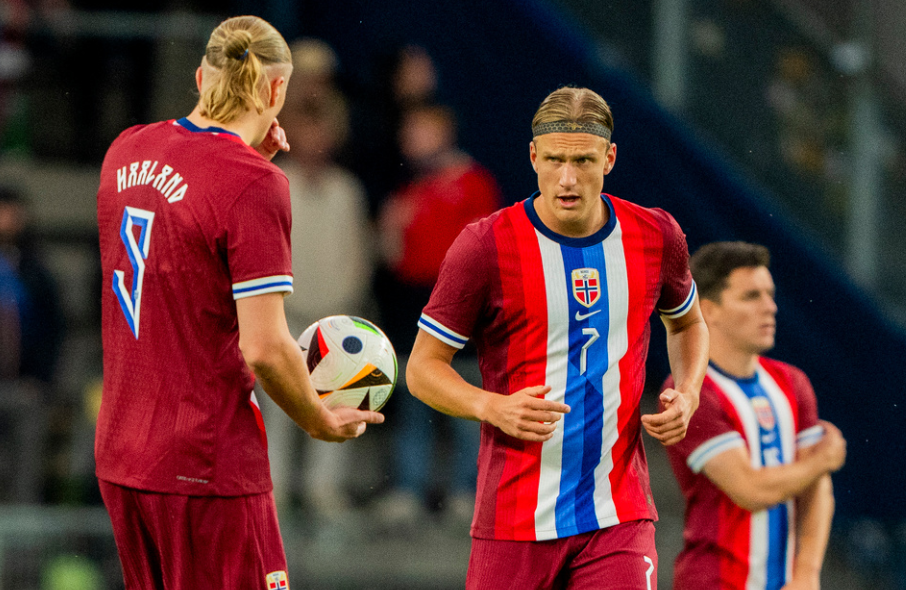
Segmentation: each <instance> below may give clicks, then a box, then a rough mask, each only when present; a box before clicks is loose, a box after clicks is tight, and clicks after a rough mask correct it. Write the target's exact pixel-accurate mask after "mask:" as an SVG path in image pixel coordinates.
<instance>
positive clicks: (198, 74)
mask: <svg viewBox="0 0 906 590" xmlns="http://www.w3.org/2000/svg"><path fill="white" fill-rule="evenodd" d="M202 72H203V70H202V68H201V66H198V69H197V70H195V86H196V87H197V88H198V94H201V81H202V78H203V77H204V74H203V73H202Z"/></svg>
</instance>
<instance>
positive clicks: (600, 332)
mask: <svg viewBox="0 0 906 590" xmlns="http://www.w3.org/2000/svg"><path fill="white" fill-rule="evenodd" d="M560 249H561V253H562V255H563V265H564V271H565V277H564V280H565V282H566V289H567V300H568V302H569V306H568V307H569V362H568V364H567V367H568V368H567V378H566V398H565V402H566V403H567V404H568V405H569V406H570V408H572V411H571V412H570V413H569V414H566V415H565V416H564V418H563V419H564V435H563V459H562V473H561V478H560V495H559V496H558V498H557V506H556V522H557V532H558V535H559V536H565V535H569V534H575V533H576V532H578V530H579V527H578V523H584V524H585V525H586V527H587V525H588V523H595V522H596V521H597V518H596V515H595V506H594V492H595V479H594V477H595V469H596V468H597V466H598V464H599V463H600V461H601V446H602V444H603V441H602V438H603V430H604V416H603V407H604V400H603V392H602V391H601V388H602V385H601V382H602V378H603V375H604V371H605V370H606V368H607V365H608V358H607V354H608V350H607V341H608V330H609V328H610V312H609V306H608V301H607V290H606V288H605V287H604V286H605V285H606V284H607V276H606V268H605V261H604V249H603V247H602V246H601V245H600V244H595V245H592V246H588V247H586V248H574V247H569V246H561V247H560ZM578 268H594V269H596V270H597V271H598V289H599V295H598V299H597V301H596V302H595V304H594V305H592V306H591V307H586V306H584V305H582V304H580V303H579V302H578V301H577V300H576V298H575V296H574V295H573V282H572V271H573V270H575V269H578ZM577 314H581V315H584V316H587V317H585V318H584V319H578V320H577V319H576V315H577ZM583 330H585V331H583ZM590 330H594V332H591V333H589V332H588V331H590ZM595 336H596V339H595V340H594V342H593V343H592V344H591V345H589V346H586V345H587V344H588V343H589V342H590V341H591V340H592V339H594V338H595ZM583 347H585V348H584V350H585V356H586V359H585V367H586V370H585V373H584V374H581V359H582V354H583ZM582 528H583V530H584V528H585V527H582Z"/></svg>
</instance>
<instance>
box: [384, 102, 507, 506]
mask: <svg viewBox="0 0 906 590" xmlns="http://www.w3.org/2000/svg"><path fill="white" fill-rule="evenodd" d="M399 141H400V148H401V152H402V155H403V157H404V158H405V161H406V162H407V164H408V165H409V166H411V168H412V170H413V172H414V178H413V179H412V180H411V181H410V182H408V183H406V184H404V185H403V186H402V187H400V188H399V190H397V191H396V192H394V193H393V194H392V195H391V196H390V197H389V198H388V200H387V202H386V203H385V204H384V207H383V209H382V211H381V214H380V218H379V230H380V234H379V239H380V240H381V254H382V258H383V260H382V264H381V266H380V268H379V270H378V274H377V276H376V281H375V295H376V297H377V301H378V306H379V308H380V317H381V322H382V326H383V328H384V330H385V332H386V333H387V335H388V336H389V337H390V339H391V340H392V341H393V343H394V346H395V347H396V350H397V353H398V354H399V355H400V359H401V362H400V373H401V375H405V366H404V365H405V361H406V358H407V355H408V353H409V351H410V350H411V349H412V344H413V343H414V342H415V336H416V334H417V332H418V326H417V323H418V318H419V316H420V314H421V311H422V308H423V307H424V306H425V305H426V304H427V302H428V298H429V296H430V294H431V290H432V288H433V287H434V283H435V282H436V281H437V275H438V271H439V269H440V263H441V261H442V260H443V258H444V254H446V251H447V249H448V248H449V247H450V244H452V243H453V240H454V239H455V238H456V236H457V235H458V234H459V232H460V231H462V229H463V228H464V227H465V226H466V225H467V224H469V223H471V222H473V221H477V220H478V219H480V218H482V217H485V216H486V215H489V214H490V213H492V212H493V211H495V210H497V209H498V208H499V207H500V205H501V195H500V192H499V189H498V186H497V183H496V181H495V180H494V178H493V177H492V176H491V174H490V172H488V171H487V170H486V169H485V168H484V167H483V166H481V165H480V164H478V163H477V162H475V161H474V160H473V159H472V158H471V157H470V156H469V155H467V154H465V153H464V152H462V151H461V150H460V149H459V148H458V147H457V137H456V118H455V114H454V113H453V111H452V110H450V109H449V108H447V107H445V106H440V105H432V104H422V105H418V106H414V107H410V108H409V110H407V111H406V112H405V114H404V115H403V117H402V125H401V127H400V130H399ZM457 356H458V357H459V356H460V355H457ZM462 356H463V360H462V361H461V362H463V363H466V364H469V363H471V364H472V365H476V366H475V367H473V368H472V369H474V370H470V369H469V368H464V373H465V374H472V375H475V374H477V362H476V361H475V359H474V356H472V357H471V358H469V355H468V354H466V355H462ZM476 378H477V377H476ZM397 387H398V389H399V390H400V391H398V392H397V393H396V394H394V397H393V398H392V399H391V401H390V409H388V411H387V416H388V421H390V422H392V423H393V426H392V428H391V431H392V432H393V435H394V437H395V438H394V441H393V443H392V453H391V456H392V458H393V462H394V476H395V479H394V481H393V486H392V489H391V490H390V493H389V494H388V495H387V496H386V497H384V498H383V499H382V500H381V502H380V506H379V510H380V514H381V516H383V517H385V518H386V519H388V520H390V521H393V522H394V523H402V522H404V521H409V522H417V519H418V518H419V517H420V516H421V515H422V514H423V513H424V511H425V509H426V508H427V506H428V501H429V499H430V494H431V493H432V492H433V491H434V490H433V489H432V484H433V482H432V468H433V467H434V465H435V464H436V463H437V462H436V461H435V456H439V455H442V453H441V449H439V448H434V447H435V446H437V445H436V442H437V440H438V438H439V437H438V432H437V425H438V423H440V422H444V423H446V422H447V421H446V420H445V418H446V417H445V416H444V415H443V414H440V413H438V412H435V411H434V410H432V409H431V408H429V407H428V406H427V405H425V404H423V403H420V402H419V401H417V400H415V399H413V398H412V396H410V395H409V394H408V391H406V390H405V383H403V382H401V383H400V384H399V385H398V386H397ZM449 422H450V424H449V427H450V429H452V433H451V434H452V436H451V437H450V441H451V444H452V446H453V448H452V449H448V451H449V452H450V453H452V459H453V462H452V465H451V466H450V468H448V469H447V470H445V471H446V473H448V474H449V478H450V481H448V482H444V483H445V484H446V485H447V488H448V489H446V490H444V491H443V492H442V496H443V497H445V498H446V501H447V504H448V505H449V506H450V508H452V509H453V511H454V512H455V513H457V514H459V515H460V516H464V517H468V516H470V515H471V511H472V509H473V506H474V491H473V490H474V482H475V472H476V460H477V449H478V429H477V425H476V424H474V423H471V422H468V421H465V420H451V421H449Z"/></svg>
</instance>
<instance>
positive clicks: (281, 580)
mask: <svg viewBox="0 0 906 590" xmlns="http://www.w3.org/2000/svg"><path fill="white" fill-rule="evenodd" d="M264 580H265V581H266V582H267V590H289V580H287V579H286V572H284V571H279V572H271V573H269V574H268V575H267V576H265V577H264Z"/></svg>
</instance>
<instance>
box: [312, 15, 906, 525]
mask: <svg viewBox="0 0 906 590" xmlns="http://www.w3.org/2000/svg"><path fill="white" fill-rule="evenodd" d="M318 4H321V3H318ZM304 16H305V25H304V26H303V27H302V28H303V31H304V33H305V34H307V35H314V36H320V37H322V38H324V39H326V40H327V41H329V42H330V43H332V44H333V45H334V47H335V48H336V49H337V50H338V53H339V54H340V57H341V60H342V62H343V65H344V68H345V70H346V72H347V74H348V75H350V76H351V77H354V78H355V77H358V78H360V79H361V80H367V78H368V77H369V76H371V75H373V73H374V69H373V67H374V61H373V56H374V55H375V53H376V52H380V51H384V50H386V49H387V48H388V47H389V46H390V45H392V44H394V43H397V42H399V41H401V40H405V41H411V42H415V43H419V44H421V45H423V46H424V47H426V48H427V49H428V51H429V52H430V53H431V55H432V56H433V57H434V58H435V60H436V62H437V64H438V67H439V70H440V78H441V90H442V96H443V97H444V98H445V99H446V100H447V102H449V103H450V104H452V105H453V106H454V107H455V108H456V109H457V111H458V112H459V113H460V116H461V119H462V121H461V124H462V130H461V143H462V144H463V146H464V147H465V148H466V149H467V150H468V151H469V152H470V153H472V154H473V155H474V156H475V157H476V158H477V159H478V160H480V161H481V162H483V163H484V164H485V165H486V166H488V167H489V168H490V169H491V170H492V171H493V172H494V173H495V174H496V175H497V177H498V179H499V180H500V182H501V185H502V186H503V188H504V190H505V193H506V195H507V198H508V199H509V201H511V202H513V201H516V200H520V199H522V198H525V197H526V196H528V195H529V194H530V193H531V192H532V191H533V190H535V188H536V185H535V179H534V176H533V173H532V170H531V168H530V166H529V160H528V143H529V140H530V133H529V127H530V121H531V117H532V114H533V113H534V111H535V109H536V108H537V105H538V103H539V102H540V101H541V99H542V98H543V97H544V96H546V95H547V94H548V93H549V92H550V91H552V90H554V89H556V88H557V87H559V86H562V85H565V84H570V85H579V86H589V87H591V88H593V89H595V90H597V91H598V92H600V93H601V94H602V95H603V96H604V97H605V98H606V99H607V100H608V102H610V104H611V106H612V108H613V111H614V115H615V119H616V129H615V133H614V141H615V142H616V143H617V144H618V146H619V151H618V156H619V157H618V159H617V166H616V168H615V170H614V172H613V173H612V174H611V176H609V177H608V178H607V184H606V187H605V190H606V191H608V192H611V193H613V194H615V195H618V196H620V197H622V198H625V199H629V200H632V201H635V202H638V203H641V204H643V205H647V206H655V207H662V208H664V209H666V210H668V211H670V212H671V213H673V215H674V216H675V217H676V219H677V220H678V221H679V223H680V225H681V226H682V227H683V228H684V230H685V231H686V234H687V237H688V241H689V245H690V249H692V250H694V249H695V248H696V247H698V246H700V245H701V244H703V243H706V242H709V241H713V240H728V239H733V240H735V239H741V240H748V241H755V242H760V243H762V244H765V245H766V246H768V247H769V248H770V249H771V251H772V252H773V256H774V262H773V267H772V270H773V273H774V277H775V280H776V283H777V285H778V294H777V302H778V305H779V308H780V313H779V317H778V322H779V328H778V329H779V333H778V340H777V347H776V349H775V350H774V351H773V352H772V356H774V357H776V358H779V359H781V360H785V361H788V362H791V363H793V364H795V365H797V366H799V367H801V368H802V369H804V370H805V371H806V372H807V373H808V374H809V376H810V377H811V379H812V382H813V384H814V386H815V389H816V391H817V392H818V397H819V404H820V410H821V415H822V417H824V418H826V419H828V420H830V421H832V422H834V423H836V424H837V425H838V426H840V428H841V429H842V430H843V432H844V434H845V436H846V437H847V439H848V442H849V458H848V462H847V465H846V467H845V468H844V470H842V471H841V472H840V473H839V474H838V475H837V476H836V477H835V488H836V493H837V494H836V495H837V502H838V504H837V507H838V514H841V515H843V516H848V517H855V516H863V515H864V516H874V517H880V518H885V519H897V520H900V519H903V518H904V516H906V502H904V501H902V498H903V481H904V478H903V475H902V472H900V468H901V465H902V456H903V454H904V452H906V428H904V426H903V424H904V418H906V412H904V406H906V396H904V394H903V384H904V382H906V368H904V366H906V336H904V334H903V333H902V331H898V330H897V329H895V328H894V327H893V326H892V325H891V324H890V323H889V322H887V321H885V319H884V318H883V317H882V316H881V315H880V314H879V312H878V311H877V309H876V308H875V307H874V306H873V305H872V303H871V302H870V301H869V300H868V299H867V298H866V297H865V296H864V295H863V294H862V293H860V292H859V291H858V290H857V289H856V288H854V287H853V285H852V284H851V283H850V282H848V281H847V279H846V278H845V277H844V275H843V274H842V273H841V272H840V269H839V268H838V266H837V265H836V264H835V263H834V262H833V261H832V260H831V259H830V257H829V256H828V255H826V253H824V252H822V251H821V249H820V246H818V244H817V242H815V241H811V240H810V239H809V238H808V236H807V235H806V232H804V231H803V230H801V229H799V228H796V227H793V226H792V225H791V224H790V222H788V221H787V220H786V219H785V218H784V217H783V215H782V214H781V213H780V212H779V211H778V210H776V209H773V208H772V206H771V205H770V202H771V200H770V196H769V195H767V194H766V193H764V192H762V191H761V190H760V189H758V188H757V186H756V185H755V184H754V183H752V182H751V181H750V180H749V179H746V178H743V177H742V175H741V174H740V173H739V172H737V171H736V170H735V169H734V167H733V166H732V165H731V164H730V163H729V161H728V160H727V159H726V158H723V157H722V156H721V155H720V154H719V153H717V152H715V151H714V150H713V149H710V148H707V147H705V145H704V144H703V143H702V142H701V141H699V140H698V139H697V137H696V134H695V133H694V132H693V131H692V130H690V129H689V128H687V127H685V126H684V125H683V124H682V123H680V122H678V121H677V120H676V119H674V118H673V117H671V116H669V115H668V114H666V113H665V112H663V111H662V110H661V109H659V108H658V106H657V105H656V104H655V102H654V101H653V99H652V97H651V95H650V93H649V91H648V90H647V89H645V88H644V87H643V86H642V85H640V84H639V83H638V81H637V80H635V79H634V78H633V77H632V76H631V75H630V74H627V73H626V72H621V71H614V70H611V69H607V68H605V67H603V66H601V65H600V64H598V63H597V61H596V60H595V59H594V54H595V49H594V46H593V44H592V43H590V41H589V39H588V38H586V37H585V34H584V33H583V32H582V31H581V29H580V27H579V26H578V25H577V24H576V23H575V22H572V21H570V20H568V19H565V18H564V17H563V16H562V15H560V14H558V13H556V12H554V11H553V10H552V8H551V7H550V6H548V5H546V4H544V3H542V2H541V1H540V0H496V1H494V0H447V1H446V2H422V1H420V0H395V1H393V2H387V1H377V0H344V1H343V2H335V3H323V5H318V6H312V5H308V7H307V9H306V11H305V15H304ZM613 26H615V27H618V26H620V23H614V25H613ZM662 338H663V336H662V332H660V331H658V329H657V326H656V330H655V334H654V339H653V346H652V357H651V364H652V367H653V371H652V380H654V379H657V381H658V382H660V379H662V378H663V377H664V374H665V371H666V362H665V360H664V353H663V344H662Z"/></svg>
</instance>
